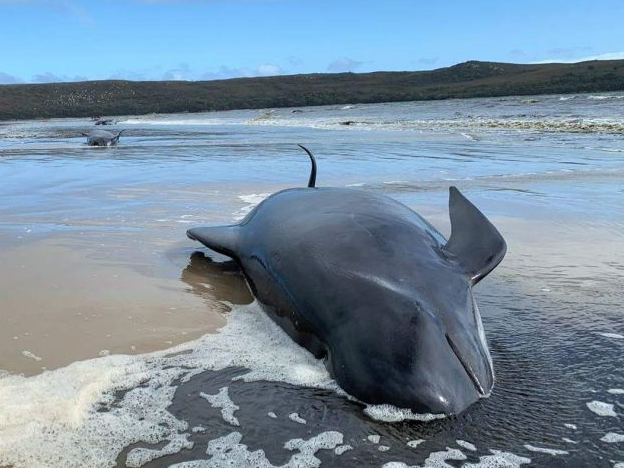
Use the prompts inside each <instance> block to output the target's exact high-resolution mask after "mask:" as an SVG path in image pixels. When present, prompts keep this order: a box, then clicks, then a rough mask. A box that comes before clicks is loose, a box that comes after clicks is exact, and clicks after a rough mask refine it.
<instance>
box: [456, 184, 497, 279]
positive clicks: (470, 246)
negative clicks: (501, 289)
mask: <svg viewBox="0 0 624 468" xmlns="http://www.w3.org/2000/svg"><path fill="white" fill-rule="evenodd" d="M449 215H450V218H451V237H450V238H449V240H448V242H447V243H446V246H445V247H444V250H446V251H447V252H449V253H451V254H452V256H453V257H455V260H456V261H457V262H458V263H459V264H460V266H462V267H463V268H464V270H465V271H466V274H467V275H468V276H469V277H470V279H471V281H472V284H477V283H478V282H479V281H481V280H482V279H483V278H485V277H486V276H487V275H488V274H489V273H490V272H491V271H492V270H493V269H494V268H496V266H497V265H498V264H499V263H500V262H501V261H502V260H503V257H505V253H506V252H507V244H506V243H505V239H503V236H501V234H500V232H498V230H497V229H496V228H495V227H494V225H493V224H492V223H491V222H490V221H489V220H488V219H487V218H486V217H485V215H484V214H483V213H481V211H479V209H478V208H477V207H476V206H474V205H473V204H472V203H470V201H469V200H468V199H467V198H466V197H464V196H463V195H462V193H461V192H460V191H459V190H458V189H457V188H456V187H451V188H450V196H449Z"/></svg>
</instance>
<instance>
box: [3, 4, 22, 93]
mask: <svg viewBox="0 0 624 468" xmlns="http://www.w3.org/2000/svg"><path fill="white" fill-rule="evenodd" d="M0 1H2V0H0ZM23 82H24V80H22V79H21V78H19V77H17V76H13V75H9V74H8V73H3V72H0V84H17V83H23Z"/></svg>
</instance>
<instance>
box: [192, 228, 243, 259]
mask: <svg viewBox="0 0 624 468" xmlns="http://www.w3.org/2000/svg"><path fill="white" fill-rule="evenodd" d="M239 229H240V228H239V227H238V226H220V227H201V228H193V229H189V230H188V231H186V235H187V236H188V237H189V239H192V240H196V241H199V242H201V243H202V244H204V245H205V246H206V247H208V248H210V249H212V250H214V251H215V252H219V253H221V254H223V255H227V256H228V257H233V258H236V256H237V254H236V251H237V250H238V239H239Z"/></svg>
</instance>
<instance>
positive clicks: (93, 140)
mask: <svg viewBox="0 0 624 468" xmlns="http://www.w3.org/2000/svg"><path fill="white" fill-rule="evenodd" d="M123 131H124V130H122V131H120V132H119V133H118V134H117V135H115V134H113V133H111V132H108V131H106V130H91V131H90V132H89V133H83V135H84V136H86V137H87V145H89V146H116V145H117V143H118V142H119V137H120V136H121V134H122V133H123Z"/></svg>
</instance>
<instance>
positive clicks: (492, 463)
mask: <svg viewBox="0 0 624 468" xmlns="http://www.w3.org/2000/svg"><path fill="white" fill-rule="evenodd" d="M490 453H491V455H483V456H481V457H479V461H478V462H476V463H464V464H462V465H461V467H462V468H519V467H520V466H521V465H524V464H527V463H531V459H530V458H526V457H520V456H518V455H515V454H513V453H509V452H502V451H500V450H490ZM450 460H454V461H463V460H466V455H464V454H463V453H462V452H461V451H460V450H457V449H453V448H449V447H447V448H446V450H445V451H440V452H433V453H431V454H430V455H429V456H428V457H427V459H426V460H425V463H424V464H423V465H421V466H409V465H407V464H406V463H403V462H390V463H386V464H385V465H383V467H382V468H451V466H460V465H451V464H449V463H447V461H450Z"/></svg>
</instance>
